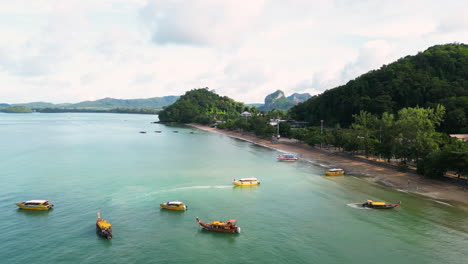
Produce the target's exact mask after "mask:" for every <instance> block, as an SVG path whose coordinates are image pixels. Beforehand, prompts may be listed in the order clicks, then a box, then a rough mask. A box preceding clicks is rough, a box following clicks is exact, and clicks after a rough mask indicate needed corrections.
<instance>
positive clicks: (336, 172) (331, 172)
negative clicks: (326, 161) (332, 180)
mask: <svg viewBox="0 0 468 264" xmlns="http://www.w3.org/2000/svg"><path fill="white" fill-rule="evenodd" d="M344 173H345V171H344V170H343V169H329V170H327V171H326V172H325V175H327V176H340V175H343V174H344Z"/></svg>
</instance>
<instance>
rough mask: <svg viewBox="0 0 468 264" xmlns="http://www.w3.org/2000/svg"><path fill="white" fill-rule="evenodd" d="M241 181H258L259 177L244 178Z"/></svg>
mask: <svg viewBox="0 0 468 264" xmlns="http://www.w3.org/2000/svg"><path fill="white" fill-rule="evenodd" d="M239 181H258V180H257V178H242V179H240V180H239Z"/></svg>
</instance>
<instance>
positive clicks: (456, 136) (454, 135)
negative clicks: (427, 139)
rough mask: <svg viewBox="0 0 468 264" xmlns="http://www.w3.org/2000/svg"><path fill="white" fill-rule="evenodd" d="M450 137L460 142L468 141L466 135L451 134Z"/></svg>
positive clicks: (467, 135)
mask: <svg viewBox="0 0 468 264" xmlns="http://www.w3.org/2000/svg"><path fill="white" fill-rule="evenodd" d="M450 136H451V137H454V138H457V139H458V140H461V141H468V134H451V135H450Z"/></svg>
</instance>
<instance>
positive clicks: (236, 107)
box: [159, 88, 253, 124]
mask: <svg viewBox="0 0 468 264" xmlns="http://www.w3.org/2000/svg"><path fill="white" fill-rule="evenodd" d="M244 110H248V111H253V109H251V108H249V107H246V106H245V105H244V104H243V103H239V102H236V101H234V100H232V99H231V98H229V97H227V96H219V95H218V94H215V93H214V92H211V91H208V88H201V89H194V90H191V91H188V92H186V93H185V94H184V95H183V96H181V97H180V98H179V99H178V100H177V101H176V102H175V103H174V104H172V105H170V106H168V107H166V108H164V110H162V111H161V112H160V113H159V120H161V121H162V122H180V123H191V122H196V123H201V124H209V123H213V122H214V121H215V120H227V119H229V118H237V117H239V115H240V113H241V112H242V111H244Z"/></svg>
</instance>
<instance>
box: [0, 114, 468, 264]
mask: <svg viewBox="0 0 468 264" xmlns="http://www.w3.org/2000/svg"><path fill="white" fill-rule="evenodd" d="M155 120H156V117H154V116H149V115H124V114H122V115H118V114H76V113H73V114H68V113H62V114H39V113H34V114H2V113H0V138H1V145H0V168H1V170H0V180H1V184H0V223H1V225H0V233H1V234H2V238H3V242H2V246H1V247H0V256H1V257H2V260H3V261H5V263H30V264H33V263H189V262H190V263H384V264H385V263H392V264H394V263H465V262H466V259H467V257H468V253H466V247H467V246H468V242H467V241H468V217H467V216H468V213H467V211H466V210H465V209H463V208H459V207H457V206H451V205H447V204H443V203H440V202H438V201H434V200H431V199H427V197H426V198H425V197H420V196H418V195H413V194H408V193H404V192H398V191H397V190H393V189H390V188H387V187H383V186H380V185H378V184H372V183H369V182H368V181H366V180H363V179H362V178H360V177H349V176H340V177H324V176H322V174H323V168H322V167H320V166H316V165H314V164H312V163H310V162H304V161H298V162H295V163H283V162H277V161H276V156H277V155H278V154H279V153H278V152H276V151H273V150H270V149H267V148H264V147H260V146H256V145H253V144H251V143H248V142H244V141H241V140H237V139H232V138H229V137H227V136H224V135H220V134H216V133H210V132H205V131H201V130H197V129H194V128H190V127H184V126H167V125H161V124H151V123H150V122H152V121H155ZM156 130H160V131H162V132H161V133H155V132H154V131H156ZM140 131H146V132H147V133H146V134H140V133H139V132H140ZM173 131H178V133H174V132H173ZM190 132H194V133H193V134H192V133H190ZM351 176H352V175H351ZM241 177H257V178H259V179H260V180H261V182H262V183H261V185H260V186H252V187H233V186H232V185H231V181H232V179H233V178H241ZM29 199H49V200H50V201H51V202H52V203H54V204H55V208H54V209H53V210H51V211H48V212H31V211H24V210H19V209H17V208H16V206H15V205H14V203H15V202H20V201H25V200H29ZM367 199H373V200H378V201H386V202H398V201H401V202H402V206H401V208H397V209H394V210H360V208H359V207H358V206H351V204H353V203H359V202H363V201H365V200H367ZM170 200H181V201H184V202H186V203H187V205H188V207H189V209H188V210H187V211H186V212H173V211H165V210H161V209H160V208H159V203H161V202H165V201H170ZM98 211H100V212H101V215H102V217H103V218H104V219H106V220H108V221H110V222H111V223H112V224H113V233H114V237H113V239H112V240H104V239H101V238H99V237H98V236H97V235H96V232H95V226H94V223H95V220H96V212H98ZM197 216H198V217H199V218H200V219H201V220H202V221H211V220H227V219H231V218H234V219H237V220H238V225H239V226H240V227H241V228H242V233H241V234H239V235H231V234H219V233H212V232H207V231H202V230H200V228H199V227H198V226H197V224H196V222H195V217H197Z"/></svg>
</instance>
